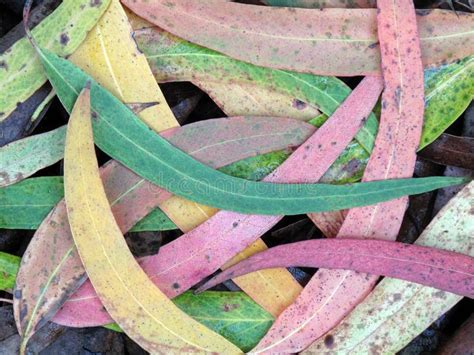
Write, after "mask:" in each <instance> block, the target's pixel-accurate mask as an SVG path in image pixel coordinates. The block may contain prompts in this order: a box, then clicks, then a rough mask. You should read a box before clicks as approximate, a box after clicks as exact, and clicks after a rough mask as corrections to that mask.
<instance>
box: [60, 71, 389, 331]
mask: <svg viewBox="0 0 474 355" xmlns="http://www.w3.org/2000/svg"><path fill="white" fill-rule="evenodd" d="M381 90H382V83H381V80H380V79H379V78H377V77H367V78H365V79H364V80H363V81H362V83H361V84H359V86H358V87H357V88H356V89H355V90H354V91H353V93H352V95H351V96H349V98H348V99H347V100H346V101H345V102H344V104H343V105H342V106H341V107H340V108H339V109H338V110H337V111H336V113H335V114H334V115H333V116H332V117H331V118H330V119H329V120H328V121H327V122H326V123H325V124H324V125H323V126H322V127H321V128H320V129H319V130H317V131H316V132H315V133H314V134H313V136H312V137H311V138H310V139H308V140H307V141H306V142H305V144H304V145H303V146H301V147H299V148H298V149H297V150H296V151H295V152H294V153H293V154H292V155H291V156H290V157H289V158H288V159H287V160H286V161H285V162H284V163H283V164H282V165H281V166H280V167H279V168H278V169H277V170H275V171H274V172H273V173H272V174H271V175H269V176H268V177H267V178H266V179H267V181H276V182H278V181H289V182H295V183H296V182H309V181H316V180H317V179H319V178H320V177H321V176H322V175H323V173H324V172H325V171H326V170H327V168H328V167H329V166H330V165H331V164H332V163H333V162H334V160H336V158H337V157H338V155H339V154H340V152H341V151H342V150H343V149H344V147H345V146H346V145H347V144H348V143H349V142H350V140H351V139H352V137H353V136H354V135H355V133H356V132H357V130H358V129H359V128H360V126H361V125H362V123H363V120H364V118H365V117H367V115H368V114H369V113H370V111H371V110H372V107H373V106H374V105H375V103H376V101H377V99H378V96H379V94H380V91H381ZM334 132H337V133H338V136H337V137H335V136H334ZM281 218H282V216H260V215H240V214H237V213H233V212H227V211H220V212H218V213H217V214H216V215H215V216H214V217H212V218H211V219H209V220H208V221H206V222H204V223H203V224H201V225H200V226H198V227H197V228H195V229H193V230H192V231H190V232H188V233H186V234H185V235H183V236H181V237H180V238H178V239H177V240H174V241H172V242H171V243H169V244H166V245H165V246H163V247H162V248H160V252H159V254H157V255H155V256H152V257H146V258H144V259H143V260H142V262H141V265H142V267H143V269H144V270H145V271H146V272H148V273H149V276H150V277H151V279H152V280H153V281H154V282H155V283H156V284H157V285H158V286H159V287H160V289H162V290H163V291H164V292H165V293H166V294H167V295H169V296H173V295H177V294H179V293H181V292H184V291H185V290H187V289H188V288H189V287H191V286H192V285H194V284H195V283H197V282H198V281H200V280H201V279H202V278H204V277H206V276H208V275H210V274H211V273H212V272H214V271H216V269H218V268H219V267H221V266H222V265H223V264H224V263H225V262H227V261H228V260H229V259H231V258H232V257H233V256H234V255H236V254H237V253H239V252H241V251H242V250H243V249H245V247H247V245H249V244H251V243H252V242H254V241H255V240H256V239H257V238H259V237H260V236H261V235H262V234H263V233H265V232H266V231H267V230H268V229H270V228H271V227H272V226H273V225H275V224H276V223H277V222H278V221H279V220H281ZM81 290H82V291H81ZM81 290H80V291H79V292H78V295H77V298H80V299H82V300H84V301H79V302H66V304H65V306H64V307H63V308H62V309H61V311H60V312H59V313H58V314H57V315H56V317H55V321H57V322H59V323H63V324H65V323H66V322H68V321H73V322H76V324H77V322H78V318H82V321H83V322H84V323H85V324H89V325H92V324H103V323H102V322H107V321H108V320H109V319H110V318H108V316H107V314H105V313H104V312H101V305H100V303H99V302H97V299H95V300H94V299H91V296H92V297H93V293H91V291H93V289H92V287H91V286H90V285H84V286H83V287H82V288H81ZM74 308H76V309H77V310H81V311H80V312H78V311H74ZM72 315H74V317H71V316H72ZM71 318H73V319H71ZM94 321H95V322H98V323H93V322H94Z"/></svg>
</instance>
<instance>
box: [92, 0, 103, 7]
mask: <svg viewBox="0 0 474 355" xmlns="http://www.w3.org/2000/svg"><path fill="white" fill-rule="evenodd" d="M101 4H102V0H91V2H90V6H91V7H99V6H100V5H101Z"/></svg>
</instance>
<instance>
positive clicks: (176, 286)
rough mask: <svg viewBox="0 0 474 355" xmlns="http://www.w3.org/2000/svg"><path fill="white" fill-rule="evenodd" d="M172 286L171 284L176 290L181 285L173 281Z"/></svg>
mask: <svg viewBox="0 0 474 355" xmlns="http://www.w3.org/2000/svg"><path fill="white" fill-rule="evenodd" d="M172 286H173V288H174V289H175V290H177V289H178V288H180V287H181V286H180V284H179V283H177V282H175V283H174V284H173V285H172Z"/></svg>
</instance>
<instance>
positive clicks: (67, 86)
mask: <svg viewBox="0 0 474 355" xmlns="http://www.w3.org/2000/svg"><path fill="white" fill-rule="evenodd" d="M39 53H40V55H41V57H42V60H43V63H44V66H45V69H46V72H47V74H48V76H49V78H50V81H51V83H52V84H53V87H54V88H55V90H56V92H57V94H58V96H59V98H60V99H61V101H62V103H63V105H64V106H65V107H66V109H67V110H71V108H72V106H73V103H74V102H75V99H76V97H77V95H78V93H79V92H80V91H81V89H82V88H83V87H84V86H85V84H86V83H87V82H88V81H91V97H92V109H93V111H94V118H93V121H94V137H95V141H96V144H97V145H98V146H99V147H100V148H101V149H102V150H103V151H104V152H106V153H107V154H109V155H110V156H111V157H113V158H114V159H115V160H117V161H119V162H121V163H122V164H124V165H125V166H127V167H128V168H130V169H131V170H133V171H134V172H136V173H137V174H138V175H140V176H142V177H143V178H145V179H148V180H149V181H151V182H153V183H155V184H156V185H158V186H162V187H163V188H165V189H166V190H168V191H170V192H171V193H173V194H176V195H178V196H181V197H184V198H186V199H188V200H191V201H195V202H199V203H201V204H204V205H209V206H213V207H216V208H220V209H224V210H230V211H237V212H241V213H254V214H269V215H282V214H284V215H294V214H301V213H308V212H322V211H331V210H338V209H345V208H351V207H356V206H363V205H370V204H374V203H377V202H381V201H387V200H390V199H394V198H397V197H400V196H403V195H407V194H414V193H422V192H426V191H431V190H433V189H436V188H441V187H444V186H449V185H452V184H458V183H461V182H462V181H464V180H462V179H458V178H447V177H439V178H425V179H400V180H386V181H374V182H368V183H360V184H353V185H340V186H336V185H324V184H271V183H262V182H252V181H247V180H242V179H238V178H234V177H230V176H228V175H225V174H223V173H220V172H218V171H216V170H213V169H211V168H209V167H207V166H205V165H203V164H201V163H199V162H198V161H196V160H194V159H193V158H191V157H190V156H189V155H187V154H185V153H184V152H182V151H180V150H179V149H177V148H175V147H173V146H172V145H171V144H170V143H169V142H168V141H166V140H165V139H163V138H162V137H160V136H159V135H157V134H156V133H154V132H153V131H151V129H150V128H148V127H147V126H146V125H145V124H144V123H143V122H141V121H140V120H139V119H138V118H137V117H136V116H135V115H134V114H133V113H132V112H131V111H130V110H129V109H128V108H127V107H126V106H124V105H123V104H122V103H120V101H118V100H117V99H116V98H115V97H114V96H112V95H111V94H110V93H109V92H107V91H106V90H105V89H103V88H102V87H101V86H100V85H98V84H97V83H96V82H95V81H92V79H91V78H90V77H89V76H88V75H87V74H85V73H83V72H82V71H81V70H79V69H78V68H77V67H75V66H74V65H73V64H71V63H69V62H68V61H66V60H64V59H61V58H59V57H58V56H56V55H55V54H53V53H51V52H49V51H47V50H42V51H39Z"/></svg>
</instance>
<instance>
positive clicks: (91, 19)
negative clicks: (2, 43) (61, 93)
mask: <svg viewBox="0 0 474 355" xmlns="http://www.w3.org/2000/svg"><path fill="white" fill-rule="evenodd" d="M109 3H110V0H101V1H91V0H65V1H63V2H62V3H61V4H60V5H59V6H58V8H57V9H56V10H55V11H54V12H53V13H52V14H51V15H49V16H48V17H47V18H46V19H44V20H43V21H41V23H39V24H38V25H37V26H36V27H35V28H34V29H33V30H32V33H33V36H34V38H35V39H36V42H37V43H38V44H39V45H40V46H42V47H44V48H48V49H49V50H51V51H53V52H54V53H57V54H58V55H60V56H67V55H69V54H71V53H73V52H74V51H75V50H76V48H77V47H79V45H80V44H81V43H82V41H83V40H84V39H85V38H86V35H87V33H88V32H89V31H90V30H91V29H92V27H94V25H95V24H96V22H97V21H98V20H99V18H100V16H102V14H103V13H104V11H105V10H106V9H107V7H108V5H109ZM0 63H2V65H1V66H0V92H2V100H0V122H1V121H3V120H5V119H6V118H8V116H9V115H10V113H11V112H12V111H14V110H15V109H16V107H17V104H18V103H22V102H25V101H26V100H27V99H28V98H29V97H30V96H31V95H33V94H34V93H35V92H36V91H37V90H38V89H40V87H41V86H42V85H43V84H45V83H46V81H47V78H46V75H45V73H44V69H43V67H42V65H41V62H40V61H39V60H38V58H37V57H36V55H35V50H34V49H33V47H32V46H31V44H30V42H29V41H28V39H27V38H22V39H20V40H19V41H17V42H15V44H13V46H11V47H10V48H9V49H8V50H6V51H5V52H4V53H2V54H1V55H0Z"/></svg>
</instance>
